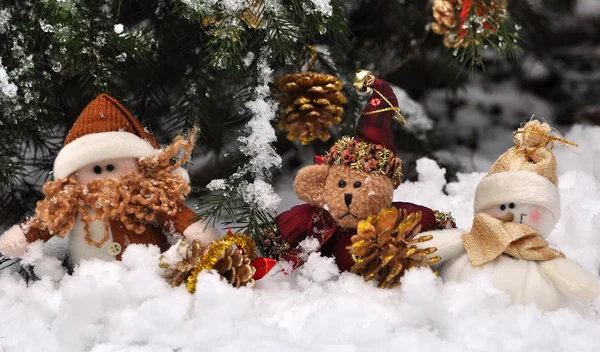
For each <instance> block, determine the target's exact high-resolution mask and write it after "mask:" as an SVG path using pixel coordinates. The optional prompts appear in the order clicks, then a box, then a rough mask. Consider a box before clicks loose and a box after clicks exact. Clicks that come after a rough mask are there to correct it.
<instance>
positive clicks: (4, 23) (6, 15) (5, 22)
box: [0, 9, 11, 33]
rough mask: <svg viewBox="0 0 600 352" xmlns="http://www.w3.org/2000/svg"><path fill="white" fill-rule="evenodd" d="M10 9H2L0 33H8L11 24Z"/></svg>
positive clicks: (0, 10)
mask: <svg viewBox="0 0 600 352" xmlns="http://www.w3.org/2000/svg"><path fill="white" fill-rule="evenodd" d="M10 17H11V14H10V11H9V10H7V9H0V33H6V31H7V30H8V28H9V26H10V24H9V21H10Z"/></svg>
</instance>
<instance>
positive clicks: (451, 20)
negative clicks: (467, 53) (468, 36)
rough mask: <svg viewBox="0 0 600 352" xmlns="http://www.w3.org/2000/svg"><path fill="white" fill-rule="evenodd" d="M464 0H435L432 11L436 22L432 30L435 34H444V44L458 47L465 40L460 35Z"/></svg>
mask: <svg viewBox="0 0 600 352" xmlns="http://www.w3.org/2000/svg"><path fill="white" fill-rule="evenodd" d="M462 3H463V0H434V2H433V6H432V11H433V18H435V22H433V23H432V24H431V30H432V31H433V33H435V34H439V35H443V36H444V46H446V47H448V48H457V47H459V46H461V45H462V44H463V42H464V38H463V37H458V36H457V34H458V33H459V31H460V28H458V25H459V23H458V16H459V15H460V6H461V5H462Z"/></svg>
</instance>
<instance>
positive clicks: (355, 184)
mask: <svg viewBox="0 0 600 352" xmlns="http://www.w3.org/2000/svg"><path fill="white" fill-rule="evenodd" d="M360 186H362V182H360V181H356V182H354V188H358V187H360Z"/></svg>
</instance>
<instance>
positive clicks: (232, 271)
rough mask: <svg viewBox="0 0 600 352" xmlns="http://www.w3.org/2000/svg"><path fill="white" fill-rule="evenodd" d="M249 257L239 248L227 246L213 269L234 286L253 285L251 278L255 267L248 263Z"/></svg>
mask: <svg viewBox="0 0 600 352" xmlns="http://www.w3.org/2000/svg"><path fill="white" fill-rule="evenodd" d="M250 262H251V261H250V258H248V256H247V255H244V254H243V253H242V251H241V250H240V249H237V248H236V249H234V248H228V249H227V250H226V251H225V253H224V254H223V257H222V258H221V259H219V260H218V261H217V262H216V263H215V265H214V266H213V269H214V270H216V271H217V272H218V273H219V275H221V277H223V278H224V279H225V280H227V282H229V283H230V284H232V285H233V286H234V287H235V288H239V287H240V286H247V285H250V286H251V287H254V285H255V281H254V279H253V277H254V273H255V272H256V268H254V267H253V266H252V265H251V264H250Z"/></svg>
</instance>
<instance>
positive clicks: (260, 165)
mask: <svg viewBox="0 0 600 352" xmlns="http://www.w3.org/2000/svg"><path fill="white" fill-rule="evenodd" d="M268 57H269V50H268V49H267V48H263V49H261V52H260V54H259V56H258V62H257V66H258V70H259V75H258V86H257V87H256V88H255V91H254V100H251V101H248V102H247V103H246V108H247V109H248V110H249V111H250V112H251V113H252V115H253V117H252V119H250V121H248V123H247V124H246V133H247V134H246V135H245V136H241V137H239V138H238V141H239V142H241V143H242V145H241V146H240V151H241V152H242V153H244V154H245V155H247V156H248V157H250V160H249V161H248V163H247V164H246V165H244V166H243V167H242V168H241V169H240V170H239V171H238V172H237V173H236V174H234V176H233V177H234V178H241V176H242V175H244V174H247V173H251V174H253V175H254V176H255V180H254V182H253V183H250V184H247V186H246V187H245V190H243V191H242V193H243V194H244V198H245V200H246V199H247V200H249V201H251V202H253V203H254V204H255V205H256V206H258V207H261V208H263V209H265V210H266V211H270V212H272V211H275V209H277V205H278V204H279V201H280V198H279V196H278V195H277V194H276V193H275V191H274V190H273V187H272V186H271V184H269V183H267V182H266V180H265V179H267V178H268V177H269V176H270V175H271V172H270V169H271V168H274V167H275V168H280V167H281V157H280V156H279V154H277V152H276V151H275V149H273V145H272V144H273V143H274V142H275V141H276V140H277V137H276V136H275V129H273V126H272V125H271V121H272V120H274V119H275V118H276V117H277V102H276V101H275V100H273V98H272V97H271V93H270V90H269V83H270V82H272V81H273V69H272V68H271V67H270V66H269V62H268Z"/></svg>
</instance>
